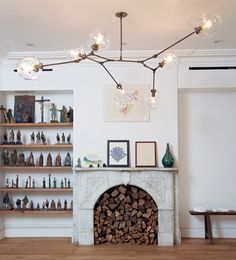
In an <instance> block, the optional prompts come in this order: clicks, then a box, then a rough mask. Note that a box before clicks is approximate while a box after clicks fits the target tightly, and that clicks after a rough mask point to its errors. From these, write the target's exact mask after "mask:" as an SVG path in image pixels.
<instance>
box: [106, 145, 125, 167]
mask: <svg viewBox="0 0 236 260" xmlns="http://www.w3.org/2000/svg"><path fill="white" fill-rule="evenodd" d="M129 158H130V155H129V140H107V166H108V167H129V163H130V162H129Z"/></svg>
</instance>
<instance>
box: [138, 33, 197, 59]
mask: <svg viewBox="0 0 236 260" xmlns="http://www.w3.org/2000/svg"><path fill="white" fill-rule="evenodd" d="M195 33H197V32H196V29H195V31H193V32H191V33H189V34H188V35H186V36H184V37H183V38H181V39H180V40H178V41H176V42H174V43H173V44H171V45H170V46H168V47H167V48H165V49H163V50H162V51H160V52H158V53H156V54H154V55H152V56H151V57H148V58H146V59H144V60H142V62H146V61H149V60H151V59H155V58H157V57H158V56H159V55H160V54H162V53H163V52H165V51H167V50H169V49H170V48H172V47H174V46H175V45H177V44H179V43H180V42H182V41H184V40H185V39H187V38H189V37H191V36H192V35H193V34H195Z"/></svg>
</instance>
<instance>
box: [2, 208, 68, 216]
mask: <svg viewBox="0 0 236 260" xmlns="http://www.w3.org/2000/svg"><path fill="white" fill-rule="evenodd" d="M18 214H24V215H25V214H27V215H41V214H46V215H68V214H69V215H71V214H72V210H71V209H68V210H43V209H42V210H37V209H33V210H31V209H24V210H23V209H13V210H7V209H0V215H18Z"/></svg>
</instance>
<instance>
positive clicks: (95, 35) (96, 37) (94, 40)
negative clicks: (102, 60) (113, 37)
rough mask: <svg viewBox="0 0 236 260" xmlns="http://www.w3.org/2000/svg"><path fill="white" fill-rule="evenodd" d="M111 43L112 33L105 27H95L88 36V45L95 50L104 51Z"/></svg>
mask: <svg viewBox="0 0 236 260" xmlns="http://www.w3.org/2000/svg"><path fill="white" fill-rule="evenodd" d="M109 45H110V34H109V33H106V32H104V30H103V29H101V28H97V29H94V30H93V31H92V32H91V33H90V34H89V38H88V47H89V48H92V49H93V50H94V51H99V50H100V51H103V50H105V49H107V48H108V47H109Z"/></svg>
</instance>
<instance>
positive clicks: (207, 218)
mask: <svg viewBox="0 0 236 260" xmlns="http://www.w3.org/2000/svg"><path fill="white" fill-rule="evenodd" d="M189 213H190V214H191V215H198V216H204V224H205V239H209V240H210V243H211V244H213V236H212V227H211V216H233V215H236V210H229V211H217V210H216V211H215V210H206V211H195V210H189Z"/></svg>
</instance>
